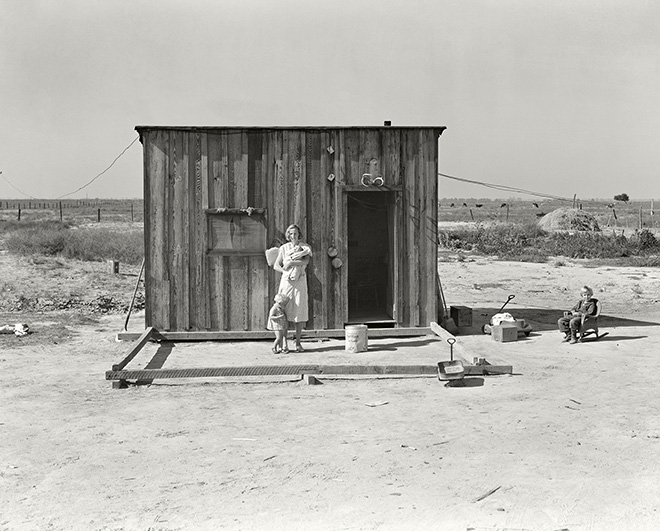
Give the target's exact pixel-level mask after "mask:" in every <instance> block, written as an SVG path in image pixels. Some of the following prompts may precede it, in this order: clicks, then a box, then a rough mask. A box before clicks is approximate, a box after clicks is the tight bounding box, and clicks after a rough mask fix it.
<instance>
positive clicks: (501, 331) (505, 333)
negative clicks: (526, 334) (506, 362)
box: [491, 323, 518, 343]
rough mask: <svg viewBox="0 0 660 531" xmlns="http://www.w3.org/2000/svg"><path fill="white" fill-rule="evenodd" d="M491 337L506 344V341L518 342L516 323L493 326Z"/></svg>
mask: <svg viewBox="0 0 660 531" xmlns="http://www.w3.org/2000/svg"><path fill="white" fill-rule="evenodd" d="M491 335H492V336H493V339H494V340H495V341H499V342H500V343H506V342H507V341H517V340H518V325H517V324H516V323H502V324H499V325H497V326H493V328H492V330H491Z"/></svg>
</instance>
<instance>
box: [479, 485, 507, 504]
mask: <svg viewBox="0 0 660 531" xmlns="http://www.w3.org/2000/svg"><path fill="white" fill-rule="evenodd" d="M501 488H502V485H499V486H497V487H495V488H494V489H490V490H489V491H487V492H484V493H483V494H482V495H481V496H479V497H478V498H476V499H475V500H474V502H473V503H477V502H480V501H481V500H483V499H485V498H488V496H490V495H491V494H495V493H496V492H497V491H498V490H500V489H501Z"/></svg>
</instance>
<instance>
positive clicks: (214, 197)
mask: <svg viewBox="0 0 660 531" xmlns="http://www.w3.org/2000/svg"><path fill="white" fill-rule="evenodd" d="M222 138H223V136H221V135H219V134H216V133H209V134H208V135H207V146H208V167H209V169H208V171H209V177H208V184H209V185H208V197H209V208H218V207H219V206H221V205H222V184H223V183H222V179H223V172H222Z"/></svg>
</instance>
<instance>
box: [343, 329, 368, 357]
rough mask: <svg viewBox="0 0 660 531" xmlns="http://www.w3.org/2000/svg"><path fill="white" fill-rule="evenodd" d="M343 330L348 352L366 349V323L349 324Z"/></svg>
mask: <svg viewBox="0 0 660 531" xmlns="http://www.w3.org/2000/svg"><path fill="white" fill-rule="evenodd" d="M344 330H345V332H346V350H347V351H348V352H366V351H367V325H349V326H347V327H346V328H345V329H344Z"/></svg>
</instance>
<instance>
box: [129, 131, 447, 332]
mask: <svg viewBox="0 0 660 531" xmlns="http://www.w3.org/2000/svg"><path fill="white" fill-rule="evenodd" d="M137 129H138V131H139V132H140V134H141V139H142V143H143V146H144V199H145V249H146V268H145V271H146V277H145V279H146V299H147V310H146V324H147V326H153V327H155V328H156V329H160V330H172V331H184V330H236V331H241V330H262V329H264V328H265V325H266V316H267V313H268V309H269V307H270V302H271V300H272V298H273V296H274V294H275V292H276V290H277V286H278V281H279V278H278V277H279V275H277V274H276V273H275V271H274V270H273V269H271V268H269V267H268V266H267V263H266V260H265V257H264V254H263V250H261V252H254V251H252V252H246V253H241V252H234V251H232V252H229V251H213V250H210V248H209V241H210V240H211V239H212V238H211V235H210V234H209V230H210V227H211V222H210V217H212V216H213V215H214V214H213V212H209V211H214V210H216V209H247V208H248V207H253V208H255V209H264V213H263V216H262V218H260V219H262V222H263V226H264V230H265V241H266V244H267V246H271V245H275V244H280V243H283V242H284V230H285V229H286V227H287V226H288V225H289V224H290V223H297V224H299V225H300V226H301V228H302V230H303V232H304V238H305V240H306V241H307V242H308V243H309V244H310V245H311V247H312V249H313V251H314V256H313V258H312V260H311V263H310V266H309V268H308V282H309V296H310V300H309V303H310V321H309V322H308V323H307V328H309V329H311V328H315V329H327V328H341V327H343V326H344V323H345V321H346V318H347V316H348V294H347V268H346V267H341V268H338V269H336V268H333V267H332V265H331V258H330V257H328V255H327V249H328V248H329V247H330V246H334V247H336V248H337V250H338V251H339V258H344V259H345V257H346V256H347V253H348V241H347V236H346V235H347V226H346V223H347V215H346V212H347V198H346V192H347V191H353V192H354V191H358V190H362V189H365V187H363V186H362V185H361V184H360V179H361V177H362V175H363V174H364V173H367V172H369V171H370V168H371V169H372V170H374V169H375V170H376V171H378V172H379V173H380V174H381V175H382V176H383V178H384V179H385V185H384V186H383V187H381V188H377V187H369V188H368V189H369V190H371V191H375V190H382V191H389V192H391V193H394V194H395V195H396V201H395V204H394V206H393V209H392V212H393V214H394V216H395V219H394V220H393V223H394V227H395V230H396V238H395V240H396V242H397V244H398V249H396V250H393V252H392V256H393V259H394V260H396V264H392V265H391V268H390V270H391V271H393V272H395V274H396V276H397V279H396V284H395V285H396V286H397V288H398V289H397V292H396V293H394V294H393V302H394V304H395V307H396V316H397V324H398V325H399V326H428V324H429V322H430V321H434V320H436V318H437V315H436V312H437V308H436V296H435V287H436V245H437V244H436V242H437V195H438V193H437V192H438V190H437V182H438V179H437V172H438V142H437V140H438V136H439V135H440V134H441V133H442V130H443V128H440V127H436V128H432V127H425V128H412V127H406V128H396V127H382V128H319V129H311V128H290V129H289V128H274V129H273V128H269V129H266V128H237V129H230V128H209V127H200V128H195V127H190V128H181V127H179V128H176V127H173V128H167V127H137ZM237 215H245V214H237ZM237 226H240V224H237ZM345 263H346V261H345Z"/></svg>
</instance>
